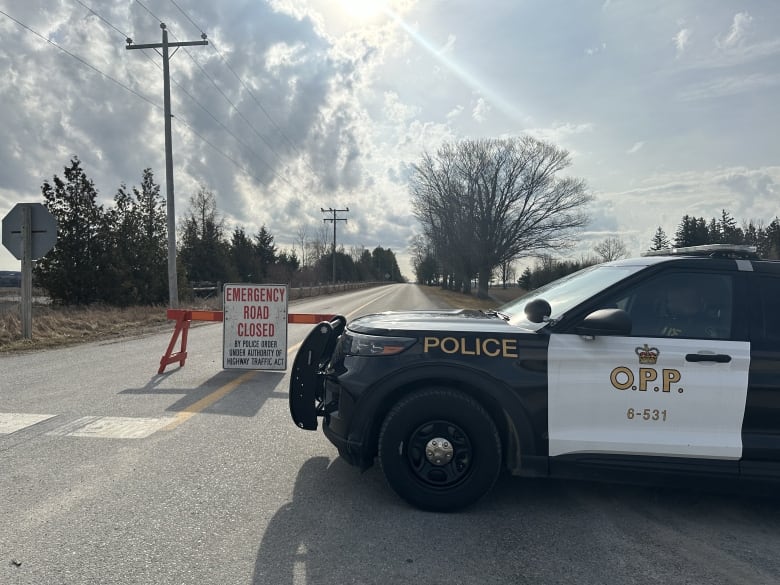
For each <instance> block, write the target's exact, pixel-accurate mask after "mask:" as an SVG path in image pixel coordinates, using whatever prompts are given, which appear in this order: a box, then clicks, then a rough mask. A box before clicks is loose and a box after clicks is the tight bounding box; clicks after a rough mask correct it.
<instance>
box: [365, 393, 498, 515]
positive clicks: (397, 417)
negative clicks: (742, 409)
mask: <svg viewBox="0 0 780 585" xmlns="http://www.w3.org/2000/svg"><path fill="white" fill-rule="evenodd" d="M378 450H379V462H380V465H381V467H382V471H383V472H384V474H385V478H387V483H388V484H390V487H392V488H393V490H394V491H395V492H396V493H397V494H398V495H399V496H401V497H402V498H403V499H404V500H406V501H407V502H409V503H410V504H412V505H414V506H416V507H418V508H421V509H423V510H431V511H435V512H450V511H454V510H458V509H460V508H464V507H466V506H469V505H471V504H473V503H474V502H476V501H477V500H478V499H480V498H481V497H482V496H484V495H485V494H487V493H488V492H489V491H490V489H491V488H492V487H493V484H494V483H495V482H496V479H497V478H498V475H499V473H500V471H501V463H502V455H501V439H500V438H499V436H498V430H497V429H496V425H495V423H494V422H493V419H492V418H491V417H490V415H489V414H488V413H487V411H485V409H484V408H482V406H481V405H480V404H479V403H478V402H477V401H476V400H474V399H473V398H471V397H470V396H468V395H467V394H464V393H462V392H458V391H455V390H450V389H448V388H428V389H425V390H422V391H420V392H415V393H414V394H411V395H410V396H407V397H405V398H403V399H402V400H401V401H400V402H398V404H396V405H395V406H394V407H393V408H392V409H391V410H390V412H389V413H388V415H387V417H386V418H385V420H384V423H383V424H382V429H381V431H380V433H379V446H378Z"/></svg>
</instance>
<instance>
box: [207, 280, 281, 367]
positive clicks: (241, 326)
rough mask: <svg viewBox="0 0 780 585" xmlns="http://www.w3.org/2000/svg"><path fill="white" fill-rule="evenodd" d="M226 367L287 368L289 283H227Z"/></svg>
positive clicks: (225, 312) (223, 358) (223, 347)
mask: <svg viewBox="0 0 780 585" xmlns="http://www.w3.org/2000/svg"><path fill="white" fill-rule="evenodd" d="M223 293H224V294H223V299H224V300H223V305H224V313H223V327H224V334H223V343H222V367H223V368H224V369H226V370H285V369H287V285H284V284H226V285H225V289H224V291H223Z"/></svg>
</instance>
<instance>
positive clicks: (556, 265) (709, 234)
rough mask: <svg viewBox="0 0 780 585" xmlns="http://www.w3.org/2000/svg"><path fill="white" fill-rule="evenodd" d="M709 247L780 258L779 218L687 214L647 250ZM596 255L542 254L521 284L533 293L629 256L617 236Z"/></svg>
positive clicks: (723, 212) (659, 232)
mask: <svg viewBox="0 0 780 585" xmlns="http://www.w3.org/2000/svg"><path fill="white" fill-rule="evenodd" d="M707 244H735V245H744V246H755V247H756V252H757V253H758V255H759V256H760V257H761V258H768V259H775V260H777V259H780V218H777V217H775V218H774V219H773V220H772V221H771V222H770V223H769V224H768V225H765V224H764V222H762V221H754V220H750V221H743V222H742V223H741V224H740V223H739V222H738V221H737V220H736V219H735V218H734V217H733V216H732V215H731V213H730V212H728V211H727V210H725V209H723V210H721V214H720V217H717V218H715V217H713V218H710V219H709V220H706V219H705V218H704V217H695V216H692V215H688V214H686V215H684V216H683V217H682V219H681V220H680V223H679V225H678V226H677V229H676V230H675V233H674V238H673V239H672V240H670V239H669V238H668V236H667V235H666V232H664V230H663V228H661V227H660V226H659V227H658V228H657V229H656V231H655V234H654V235H653V238H652V240H651V241H650V245H649V246H648V248H647V251H648V252H651V251H657V250H665V249H668V248H672V247H674V248H685V247H688V246H702V245H707ZM594 252H595V255H591V256H584V257H582V258H580V259H579V260H565V259H564V260H560V259H556V258H553V257H552V256H551V255H543V256H541V257H539V258H538V259H537V261H536V262H535V264H534V266H533V268H531V267H529V268H526V269H525V270H524V271H523V273H522V275H521V276H520V278H519V279H518V285H519V286H521V287H522V288H524V289H526V290H532V289H535V288H538V287H540V286H543V285H545V284H547V283H548V282H552V281H553V280H556V279H558V278H561V277H562V276H566V275H567V274H571V273H572V272H576V271H577V270H581V269H582V268H586V267H588V266H592V265H594V264H598V263H600V262H607V261H610V260H617V259H619V258H623V257H625V256H626V248H625V245H624V244H623V243H622V242H621V241H620V239H619V238H616V237H612V238H607V239H606V240H604V241H603V242H600V243H599V244H597V245H596V246H595V247H594Z"/></svg>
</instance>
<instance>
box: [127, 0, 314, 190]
mask: <svg viewBox="0 0 780 585" xmlns="http://www.w3.org/2000/svg"><path fill="white" fill-rule="evenodd" d="M135 1H136V3H137V4H138V5H139V6H141V7H142V8H143V9H144V10H146V12H148V13H149V14H150V15H151V16H152V18H154V19H155V20H157V21H158V22H159V23H160V24H162V21H161V20H160V18H159V17H158V16H157V15H156V14H154V13H153V12H152V11H151V10H149V8H147V7H146V5H145V4H144V3H143V2H141V0H135ZM173 5H174V6H175V7H176V8H177V9H178V10H179V11H180V12H181V13H182V14H183V15H184V16H185V18H187V20H189V21H190V23H192V25H193V26H194V27H195V28H196V29H198V30H199V31H200V33H201V37H203V38H205V36H206V33H205V32H203V29H202V28H201V27H199V26H198V25H197V24H195V21H194V20H192V18H190V16H189V15H188V14H187V13H186V12H185V11H184V10H183V9H182V8H181V6H179V5H178V4H177V3H176V2H173ZM170 34H171V36H172V37H174V38H176V35H174V34H173V33H172V32H171V33H170ZM184 52H185V53H186V54H187V56H188V57H189V58H190V59H191V60H192V62H193V63H194V64H195V65H196V66H197V67H198V69H199V70H200V72H201V74H202V75H203V76H204V77H205V78H206V79H208V80H209V82H211V85H213V86H214V89H216V90H217V91H218V92H219V94H220V95H221V96H222V97H223V98H224V99H225V101H226V102H227V103H228V104H230V107H232V108H233V110H235V111H236V113H237V114H238V115H239V117H240V118H241V119H242V120H243V121H244V122H245V123H246V125H247V126H249V128H250V129H251V130H252V131H253V132H254V133H255V135H257V137H258V138H259V139H260V140H262V141H263V142H264V143H265V145H266V146H267V147H268V149H269V150H270V151H271V152H272V153H273V155H274V156H275V157H276V160H277V161H278V162H279V164H280V165H281V166H285V162H284V160H283V159H282V157H281V155H280V154H279V153H278V152H277V151H276V149H275V148H274V145H273V144H272V143H271V142H270V141H269V140H268V138H266V137H265V136H263V134H261V133H260V131H258V130H257V128H256V127H255V126H254V125H253V124H252V122H251V121H250V120H249V119H248V118H247V117H246V116H245V115H244V114H243V113H242V112H241V110H239V109H238V106H236V105H235V104H234V103H233V101H232V100H231V99H230V98H229V97H228V96H227V94H226V93H225V92H224V91H223V90H222V89H221V88H220V87H219V85H218V84H217V82H216V81H215V80H214V78H213V77H211V75H209V73H208V72H207V71H206V70H205V69H204V67H203V66H202V65H201V64H200V63H199V62H198V60H197V59H195V57H193V55H192V54H191V53H190V52H189V51H188V50H187V49H186V48H185V49H184ZM223 61H224V58H223ZM226 64H227V63H226ZM228 68H229V66H228ZM233 74H234V75H236V74H235V72H233ZM236 77H238V76H237V75H236ZM238 79H239V81H241V79H240V78H238ZM241 83H242V84H243V81H241ZM177 85H178V84H177ZM245 87H246V86H245ZM248 89H249V88H247V90H248ZM185 93H186V92H185ZM193 101H195V102H196V103H198V102H197V101H196V100H194V98H193ZM198 105H199V106H200V104H198ZM201 107H202V108H203V106H201ZM261 108H262V106H261ZM204 110H205V108H204ZM207 113H208V114H209V116H211V117H212V118H213V119H214V120H215V121H216V122H217V123H218V124H219V125H220V126H221V127H222V128H223V129H225V131H226V132H228V133H229V134H230V135H231V136H233V138H235V139H236V140H237V141H238V142H239V143H240V144H242V145H243V146H245V147H246V148H247V149H248V150H249V151H250V152H251V153H252V154H253V155H255V156H256V157H257V158H258V159H259V160H260V161H261V162H262V163H263V164H264V165H265V166H266V167H268V168H269V169H270V170H271V173H273V175H274V176H275V177H277V178H278V179H281V180H282V181H284V182H285V183H287V184H288V185H289V186H290V187H292V188H293V189H295V188H296V187H295V185H293V184H292V183H290V181H289V180H288V179H287V178H286V177H284V176H282V175H280V174H279V173H277V172H276V171H275V170H274V168H273V167H272V166H271V165H270V164H269V163H267V162H265V160H263V159H262V158H261V157H260V155H259V154H257V153H256V152H254V151H253V150H252V149H251V148H249V147H248V146H246V145H245V144H244V143H243V142H242V141H241V140H240V139H239V138H238V137H237V136H236V135H235V134H233V133H232V132H231V131H230V130H228V129H227V127H226V126H225V125H224V124H222V123H221V122H219V121H218V120H217V119H216V118H215V117H214V116H213V115H212V114H211V113H210V112H208V111H207ZM264 113H265V114H266V116H268V113H267V112H265V111H264ZM269 120H271V123H272V124H274V126H276V124H275V122H274V121H273V120H272V119H271V118H270V117H269ZM276 127H277V128H278V126H276ZM288 141H289V139H288ZM293 148H295V146H294V145H293ZM222 154H223V156H224V153H222ZM298 154H299V156H300V153H298ZM303 160H304V163H306V164H307V166H308V162H307V161H306V160H305V158H304V159H303ZM309 168H310V169H311V167H309ZM311 171H312V173H314V169H311ZM252 176H255V175H252ZM314 176H316V173H314ZM261 182H262V181H261Z"/></svg>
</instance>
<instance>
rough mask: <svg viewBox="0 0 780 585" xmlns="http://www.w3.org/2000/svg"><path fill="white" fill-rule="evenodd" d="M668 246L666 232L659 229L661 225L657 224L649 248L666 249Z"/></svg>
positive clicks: (653, 249)
mask: <svg viewBox="0 0 780 585" xmlns="http://www.w3.org/2000/svg"><path fill="white" fill-rule="evenodd" d="M670 247H671V244H670V243H669V238H667V237H666V233H665V232H664V230H663V229H661V226H658V229H657V230H655V235H653V241H652V242H651V243H650V250H651V251H655V250H666V249H667V248H670Z"/></svg>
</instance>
